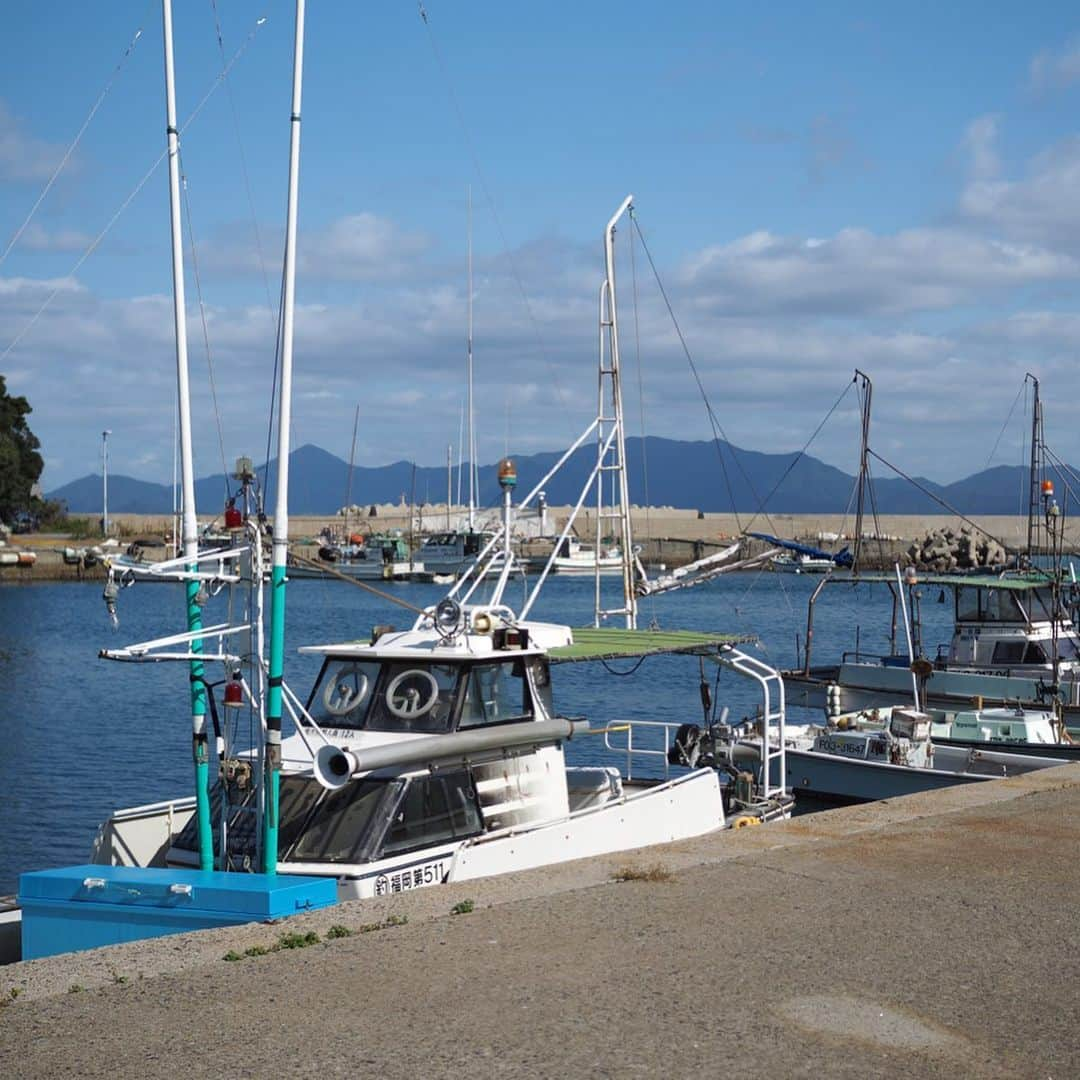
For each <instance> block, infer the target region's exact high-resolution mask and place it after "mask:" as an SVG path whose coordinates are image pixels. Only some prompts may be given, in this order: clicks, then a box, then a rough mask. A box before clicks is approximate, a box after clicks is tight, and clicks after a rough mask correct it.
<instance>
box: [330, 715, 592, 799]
mask: <svg viewBox="0 0 1080 1080" xmlns="http://www.w3.org/2000/svg"><path fill="white" fill-rule="evenodd" d="M588 730H589V724H588V721H585V720H567V719H564V718H562V717H560V718H557V719H553V720H529V721H524V722H522V723H518V724H497V725H493V726H492V727H490V728H489V729H487V730H484V729H483V728H470V729H469V730H468V731H454V732H449V733H447V734H445V735H428V736H426V737H425V738H422V739H411V740H410V741H408V742H395V743H385V744H382V745H380V746H371V747H368V748H367V749H363V750H343V749H342V748H341V747H338V746H334V745H332V744H329V743H328V744H327V745H326V746H320V747H319V749H318V750H317V751H316V753H315V760H314V761H313V762H312V765H311V769H312V772H313V773H314V774H315V779H316V780H318V781H319V783H320V784H322V786H323V787H325V788H329V789H330V790H331V791H336V790H337V789H338V788H341V787H344V786H345V785H346V784H347V783H348V782H349V780H351V779H352V777H353V776H355V775H356V774H357V773H361V772H364V773H366V772H373V771H374V770H375V769H386V768H398V769H401V768H418V769H430V768H434V767H437V766H445V765H451V764H455V765H477V764H482V763H484V762H488V761H497V760H498V759H499V758H503V757H516V756H518V755H520V754H527V753H531V752H532V751H533V750H534V749H537V750H538V749H539V748H540V747H542V746H551V745H553V744H555V743H560V742H563V741H564V740H565V739H572V738H573V737H574V734H575V733H576V732H583V731H588Z"/></svg>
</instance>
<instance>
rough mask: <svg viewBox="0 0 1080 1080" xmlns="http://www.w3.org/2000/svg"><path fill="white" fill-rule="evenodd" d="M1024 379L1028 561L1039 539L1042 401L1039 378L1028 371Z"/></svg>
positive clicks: (1031, 557) (1032, 556)
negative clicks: (1028, 399)
mask: <svg viewBox="0 0 1080 1080" xmlns="http://www.w3.org/2000/svg"><path fill="white" fill-rule="evenodd" d="M1024 378H1025V379H1030V380H1031V386H1032V404H1031V473H1030V475H1029V476H1028V522H1027V556H1028V562H1029V563H1030V562H1031V561H1032V559H1033V558H1034V555H1035V545H1036V544H1037V543H1038V540H1039V517H1040V511H1039V499H1040V496H1041V493H1042V486H1041V484H1040V480H1041V479H1042V478H1041V476H1040V475H1039V473H1040V471H1041V470H1040V469H1039V444H1040V443H1041V442H1042V403H1041V402H1040V401H1039V380H1038V379H1037V378H1036V377H1035V376H1034V375H1032V374H1031V372H1030V371H1029V372H1028V373H1027V374H1026V375H1025V376H1024Z"/></svg>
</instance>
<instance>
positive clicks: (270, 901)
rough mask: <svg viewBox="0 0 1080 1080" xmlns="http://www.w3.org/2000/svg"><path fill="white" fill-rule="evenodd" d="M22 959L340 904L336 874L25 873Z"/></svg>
mask: <svg viewBox="0 0 1080 1080" xmlns="http://www.w3.org/2000/svg"><path fill="white" fill-rule="evenodd" d="M19 903H20V904H21V906H22V912H23V918H22V957H23V959H24V960H34V959H37V958H38V957H40V956H52V955H53V954H55V953H64V952H77V951H78V950H80V949H96V948H97V947H98V946H99V945H116V944H118V943H120V942H122V941H140V940H142V939H144V938H151V937H161V936H162V935H164V934H181V933H183V932H184V931H185V930H205V929H207V928H208V927H212V926H239V925H241V924H243V923H249V922H263V921H265V920H267V919H279V918H282V917H284V916H286V915H295V914H297V913H299V912H302V911H316V910H318V909H319V908H325V907H329V906H330V905H331V904H335V903H337V882H336V881H335V880H334V878H316V877H296V876H293V875H292V874H273V875H271V874H241V873H222V872H221V871H216V870H182V869H177V870H169V869H165V870H162V869H156V868H150V867H141V866H93V865H88V866H65V867H61V868H59V869H57V870H38V871H35V872H33V873H29V874H22V875H20V877H19Z"/></svg>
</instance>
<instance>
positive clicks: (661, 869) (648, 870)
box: [612, 863, 675, 882]
mask: <svg viewBox="0 0 1080 1080" xmlns="http://www.w3.org/2000/svg"><path fill="white" fill-rule="evenodd" d="M612 876H613V878H614V880H615V881H653V882H656V881H662V882H668V881H674V880H675V875H674V874H673V873H672V872H671V871H670V870H669V869H668V868H667V867H666V866H663V865H661V864H660V863H657V864H656V865H655V866H624V867H622V868H621V869H619V870H616V871H615V873H614V874H613V875H612Z"/></svg>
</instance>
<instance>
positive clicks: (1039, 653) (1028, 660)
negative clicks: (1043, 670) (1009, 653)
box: [1024, 641, 1050, 664]
mask: <svg viewBox="0 0 1080 1080" xmlns="http://www.w3.org/2000/svg"><path fill="white" fill-rule="evenodd" d="M1024 663H1025V664H1049V663H1050V658H1049V657H1048V656H1047V655H1046V650H1045V649H1043V647H1042V646H1041V645H1040V644H1039V643H1038V642H1037V641H1029V642H1028V645H1027V650H1026V652H1025V653H1024Z"/></svg>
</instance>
